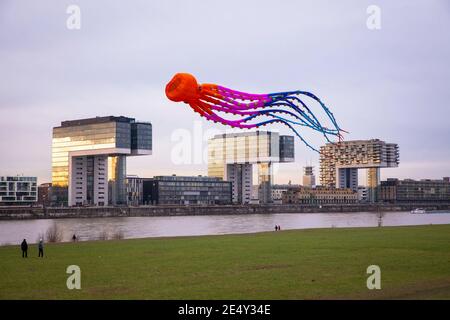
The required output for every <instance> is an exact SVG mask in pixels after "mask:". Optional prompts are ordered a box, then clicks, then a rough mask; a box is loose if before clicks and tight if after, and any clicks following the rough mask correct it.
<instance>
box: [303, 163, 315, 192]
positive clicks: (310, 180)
mask: <svg viewBox="0 0 450 320" xmlns="http://www.w3.org/2000/svg"><path fill="white" fill-rule="evenodd" d="M315 185H316V176H315V175H314V167H313V166H306V167H303V186H304V187H308V188H312V187H314V186H315Z"/></svg>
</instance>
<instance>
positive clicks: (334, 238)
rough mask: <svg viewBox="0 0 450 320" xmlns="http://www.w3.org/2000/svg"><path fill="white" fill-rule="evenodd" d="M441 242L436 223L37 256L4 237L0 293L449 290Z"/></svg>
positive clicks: (409, 294)
mask: <svg viewBox="0 0 450 320" xmlns="http://www.w3.org/2000/svg"><path fill="white" fill-rule="evenodd" d="M449 243H450V225H440V226H415V227H383V228H358V229H337V228H336V229H333V228H331V229H309V230H290V231H281V232H264V233H256V234H246V235H222V236H198V237H176V238H153V239H133V240H111V241H88V242H79V243H59V244H47V245H46V246H45V258H43V259H39V258H38V257H37V248H36V246H35V245H32V246H30V249H29V258H28V259H23V258H22V257H21V254H20V250H19V248H18V246H8V247H0V273H1V274H2V275H3V276H2V277H0V299H341V298H343V299H380V298H381V299H432V298H435V299H450V269H449V268H448V261H450V250H449ZM69 265H78V266H79V267H80V269H81V290H68V289H67V287H66V280H67V277H68V276H69V275H68V274H66V269H67V267H68V266H69ZM370 265H378V266H379V267H380V269H381V290H368V289H367V287H366V281H367V277H368V276H369V275H368V274H367V273H366V270H367V267H368V266H370ZM130 270H131V271H132V272H130Z"/></svg>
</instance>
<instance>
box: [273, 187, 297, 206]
mask: <svg viewBox="0 0 450 320" xmlns="http://www.w3.org/2000/svg"><path fill="white" fill-rule="evenodd" d="M298 188H300V186H299V185H297V184H274V185H272V200H273V202H274V203H281V202H282V200H283V194H284V193H285V192H287V191H288V190H293V189H298Z"/></svg>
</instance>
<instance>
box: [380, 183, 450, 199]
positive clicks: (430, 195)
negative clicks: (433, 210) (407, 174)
mask: <svg viewBox="0 0 450 320" xmlns="http://www.w3.org/2000/svg"><path fill="white" fill-rule="evenodd" d="M378 188H379V198H378V200H379V201H383V202H392V203H396V202H406V203H411V202H422V203H426V202H432V203H434V202H445V203H449V202H450V178H449V177H444V178H443V179H442V180H433V179H423V180H413V179H404V180H399V179H395V178H388V179H387V180H386V181H382V182H381V185H380V186H379V187H378Z"/></svg>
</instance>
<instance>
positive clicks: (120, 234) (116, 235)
mask: <svg viewBox="0 0 450 320" xmlns="http://www.w3.org/2000/svg"><path fill="white" fill-rule="evenodd" d="M123 237H124V235H123V231H122V230H117V231H115V232H114V233H113V235H112V239H114V240H121V239H123Z"/></svg>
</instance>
